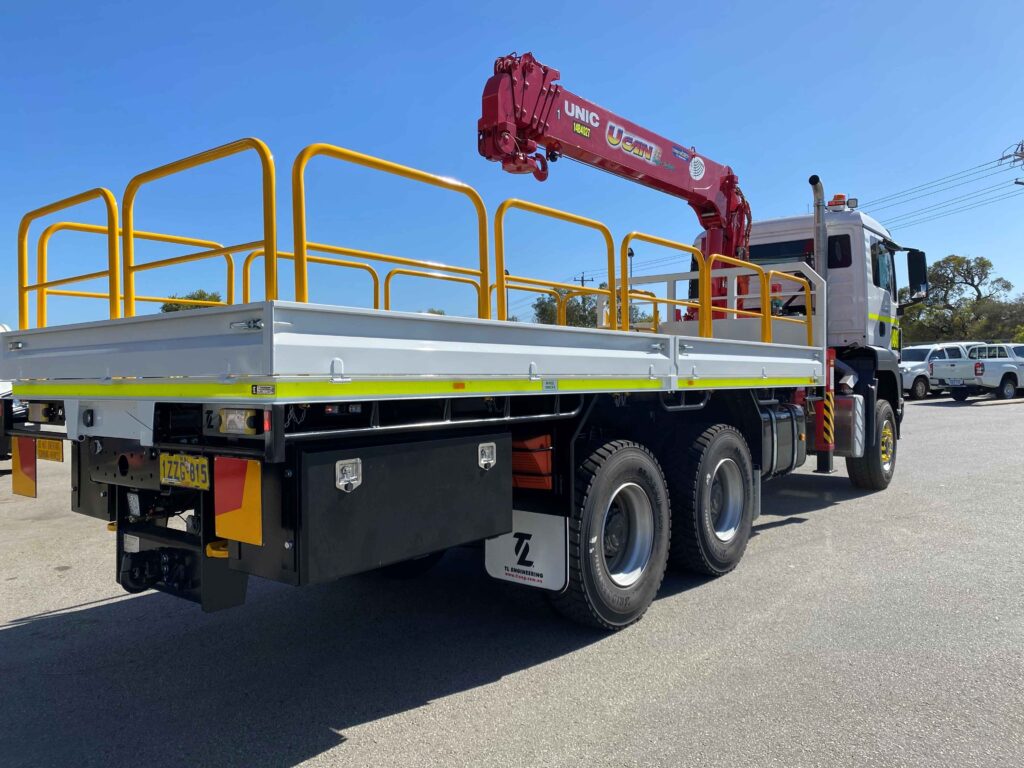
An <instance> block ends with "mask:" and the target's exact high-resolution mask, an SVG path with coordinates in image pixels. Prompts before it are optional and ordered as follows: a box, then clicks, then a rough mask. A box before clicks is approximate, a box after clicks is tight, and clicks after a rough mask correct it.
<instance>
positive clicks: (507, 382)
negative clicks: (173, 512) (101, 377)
mask: <svg viewBox="0 0 1024 768" xmlns="http://www.w3.org/2000/svg"><path fill="white" fill-rule="evenodd" d="M271 388H273V389H271ZM663 388H664V386H663V384H662V382H661V380H660V379H584V378H572V379H554V378H552V379H546V380H545V379H536V380H532V381H531V380H528V379H441V380H431V381H379V380H378V381H339V382H327V381H262V382H253V381H244V382H242V381H233V382H190V381H184V380H183V381H179V382H174V383H167V382H142V381H111V382H108V383H106V384H80V383H71V382H66V383H49V382H47V383H26V384H16V385H15V386H14V394H15V396H17V397H32V396H37V397H74V398H80V397H123V398H131V397H135V398H139V397H143V398H147V399H159V398H165V397H167V398H183V397H187V398H190V399H210V400H223V399H235V400H237V399H249V400H290V399H296V398H310V397H313V398H333V397H353V396H358V397H366V396H368V397H404V396H416V395H420V396H422V395H460V394H487V395H493V394H505V393H516V392H525V393H528V392H545V391H559V390H561V391H565V390H587V391H601V392H607V391H617V392H620V391H622V392H624V391H631V390H651V389H663Z"/></svg>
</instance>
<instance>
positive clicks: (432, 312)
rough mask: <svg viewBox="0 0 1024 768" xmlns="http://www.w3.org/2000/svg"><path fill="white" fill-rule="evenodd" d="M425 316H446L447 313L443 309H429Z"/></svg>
mask: <svg viewBox="0 0 1024 768" xmlns="http://www.w3.org/2000/svg"><path fill="white" fill-rule="evenodd" d="M427 314H428V315H444V314H447V313H446V312H445V311H444V310H443V309H438V308H437V307H430V309H428V310H427Z"/></svg>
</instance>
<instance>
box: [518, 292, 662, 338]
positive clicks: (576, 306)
mask: <svg viewBox="0 0 1024 768" xmlns="http://www.w3.org/2000/svg"><path fill="white" fill-rule="evenodd" d="M599 287H600V288H603V289H607V288H608V284H607V283H601V285H600V286H599ZM556 290H557V291H558V294H559V295H560V296H563V297H564V296H565V295H566V294H568V293H569V292H568V291H566V290H562V289H556ZM533 316H534V319H535V320H536V322H538V323H542V324H544V325H557V324H558V307H557V304H556V302H555V297H554V296H547V295H541V296H539V297H538V298H537V300H536V301H534V302H533ZM602 320H603V318H602ZM650 320H651V316H650V315H648V314H644V313H643V312H641V311H640V307H638V306H636V305H635V304H631V305H630V307H629V322H630V325H636V324H637V323H644V322H650ZM565 324H566V325H571V326H573V327H575V328H596V327H597V326H598V325H599V323H598V322H597V297H596V296H594V295H593V294H584V295H583V296H574V297H573V298H571V299H569V300H568V301H567V302H566V304H565Z"/></svg>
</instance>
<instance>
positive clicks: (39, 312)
mask: <svg viewBox="0 0 1024 768" xmlns="http://www.w3.org/2000/svg"><path fill="white" fill-rule="evenodd" d="M65 231H66V232H84V233H91V234H104V233H105V232H107V228H106V227H103V226H100V225H99V224H84V223H82V222H79V221H58V222H56V223H55V224H51V225H50V226H48V227H47V228H46V229H44V230H43V232H42V234H40V235H39V242H38V244H37V246H36V275H37V277H38V278H39V282H40V283H46V285H44V286H43V287H41V288H40V289H39V294H38V297H37V300H36V325H37V326H39V327H40V328H42V327H44V326H45V325H46V296H47V294H48V293H51V294H53V295H56V296H77V297H79V298H107V294H104V293H97V292H95V291H77V292H75V291H72V292H68V291H47V287H46V286H47V285H50V284H51V283H47V282H46V275H47V267H48V262H49V246H50V238H52V237H53V236H54V235H55V234H57V233H58V232H65ZM117 234H118V235H121V234H122V230H121V229H118V231H117ZM135 237H137V238H139V239H141V240H150V241H153V242H160V243H170V244H172V245H191V246H196V247H198V248H223V246H222V245H221V244H220V243H217V242H214V241H213V240H202V239H199V238H195V237H184V236H181V235H168V234H165V233H163V232H143V231H141V230H136V231H135ZM222 255H223V256H224V260H225V267H226V270H227V276H226V281H227V293H226V294H225V296H226V301H213V302H209V301H202V302H200V300H199V299H189V300H186V299H178V298H176V297H173V296H168V297H158V296H147V297H145V298H143V297H141V296H138V297H136V298H137V299H138V300H139V301H176V302H178V303H179V304H191V303H193V302H197V303H196V306H221V305H224V304H234V303H235V262H234V259H232V258H231V254H228V253H225V254H222ZM204 258H205V257H204ZM187 260H188V261H195V260H196V259H193V258H190V259H187ZM139 269H141V267H137V268H136V271H138V270H139ZM119 298H123V295H122V296H121V297H119Z"/></svg>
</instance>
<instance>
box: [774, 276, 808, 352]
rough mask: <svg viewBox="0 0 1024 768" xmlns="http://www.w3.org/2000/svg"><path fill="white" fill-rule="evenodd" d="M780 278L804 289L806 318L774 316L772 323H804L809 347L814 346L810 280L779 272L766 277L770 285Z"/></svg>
mask: <svg viewBox="0 0 1024 768" xmlns="http://www.w3.org/2000/svg"><path fill="white" fill-rule="evenodd" d="M775 278H778V279H779V280H789V281H790V282H792V283H796V284H797V285H799V286H802V287H803V289H804V307H805V309H804V318H803V319H802V320H801V319H800V318H799V317H782V316H779V315H772V321H776V320H778V321H781V322H784V323H803V324H804V325H806V326H807V346H808V347H813V346H814V322H813V320H812V319H811V309H812V307H811V283H810V281H809V280H807V279H806V278H803V277H799V276H797V275H791V274H789V273H788V272H779V271H777V270H774V269H773V270H771V271H770V272H769V273H768V275H767V276H766V278H765V280H766V282H767V283H768V285H769V286H770V285H771V282H772V280H774V279H775Z"/></svg>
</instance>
